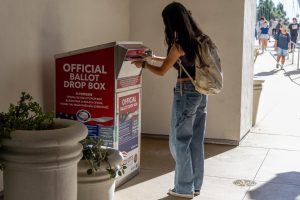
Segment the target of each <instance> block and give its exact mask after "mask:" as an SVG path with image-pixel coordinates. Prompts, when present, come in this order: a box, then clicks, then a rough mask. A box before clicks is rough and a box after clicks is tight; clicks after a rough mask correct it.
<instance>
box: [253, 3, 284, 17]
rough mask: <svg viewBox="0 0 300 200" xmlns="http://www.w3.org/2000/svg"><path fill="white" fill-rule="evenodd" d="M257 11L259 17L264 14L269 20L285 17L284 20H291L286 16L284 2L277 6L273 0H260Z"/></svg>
mask: <svg viewBox="0 0 300 200" xmlns="http://www.w3.org/2000/svg"><path fill="white" fill-rule="evenodd" d="M256 12H257V19H259V18H260V17H261V16H264V17H265V18H266V20H268V21H269V20H270V19H283V20H284V21H288V20H289V19H288V18H286V11H285V10H284V7H283V4H282V3H278V4H277V6H275V5H274V2H273V1H272V0H259V3H258V5H257V9H256Z"/></svg>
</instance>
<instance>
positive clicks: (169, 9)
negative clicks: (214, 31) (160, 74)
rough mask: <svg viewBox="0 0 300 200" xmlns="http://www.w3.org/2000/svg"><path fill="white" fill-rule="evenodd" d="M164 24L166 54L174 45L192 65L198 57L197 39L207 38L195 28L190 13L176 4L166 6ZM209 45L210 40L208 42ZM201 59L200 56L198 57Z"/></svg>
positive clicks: (195, 25) (163, 13)
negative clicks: (180, 49) (181, 50)
mask: <svg viewBox="0 0 300 200" xmlns="http://www.w3.org/2000/svg"><path fill="white" fill-rule="evenodd" d="M162 17H163V22H164V24H165V42H166V43H167V45H168V50H167V51H168V52H169V51H170V48H171V46H172V45H173V44H174V43H176V44H179V45H180V47H181V48H182V49H183V51H184V52H185V54H186V58H187V60H188V61H189V62H190V63H194V61H195V58H196V55H199V56H200V53H201V52H199V50H198V41H197V38H198V37H204V38H206V37H208V36H206V35H205V34H204V33H203V32H202V30H201V29H200V28H199V27H198V26H197V24H196V22H195V21H194V19H193V18H192V16H191V14H190V12H189V11H188V10H187V9H186V8H185V7H184V6H183V5H182V4H181V3H178V2H173V3H171V4H169V5H167V6H166V7H165V8H164V10H163V12H162ZM208 42H209V44H210V42H211V41H210V39H209V40H208ZM200 58H201V56H200Z"/></svg>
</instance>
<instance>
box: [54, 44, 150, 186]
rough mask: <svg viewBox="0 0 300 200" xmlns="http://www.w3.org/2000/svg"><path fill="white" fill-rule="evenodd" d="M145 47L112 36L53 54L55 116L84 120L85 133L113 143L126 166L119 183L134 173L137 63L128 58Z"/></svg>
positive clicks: (137, 151)
mask: <svg viewBox="0 0 300 200" xmlns="http://www.w3.org/2000/svg"><path fill="white" fill-rule="evenodd" d="M147 50H148V48H147V47H145V46H143V45H142V43H141V42H113V43H108V44H103V45H99V46H94V47H90V48H84V49H80V50H76V51H71V52H67V53H62V54H58V55H55V62H56V116H57V117H58V118H64V119H73V120H78V121H80V122H82V123H84V124H85V125H86V126H87V128H88V130H89V135H90V136H96V137H100V138H101V139H102V140H103V141H104V145H105V146H108V147H112V148H114V149H118V150H119V151H121V152H122V153H123V155H124V158H125V161H124V163H125V164H126V166H127V169H126V170H125V174H124V175H123V176H122V177H121V178H120V179H119V180H118V185H119V184H120V183H123V182H125V181H127V180H128V179H130V178H131V177H133V176H134V175H136V174H138V172H139V168H140V138H141V68H136V67H135V66H134V65H133V64H131V62H132V60H134V59H139V58H140V57H142V56H143V55H144V54H145V53H146V51H147Z"/></svg>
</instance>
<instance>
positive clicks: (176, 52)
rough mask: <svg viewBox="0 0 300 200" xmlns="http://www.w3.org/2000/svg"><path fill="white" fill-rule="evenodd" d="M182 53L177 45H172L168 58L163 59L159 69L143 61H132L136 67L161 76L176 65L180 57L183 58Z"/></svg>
mask: <svg viewBox="0 0 300 200" xmlns="http://www.w3.org/2000/svg"><path fill="white" fill-rule="evenodd" d="M183 55H184V52H183V51H182V50H181V48H180V47H179V46H178V45H173V46H172V47H171V49H170V51H169V54H168V56H167V57H166V58H165V59H163V63H162V65H161V66H160V67H157V66H154V65H151V64H149V63H147V62H146V61H144V60H139V61H133V62H132V63H133V64H135V66H136V67H138V68H140V67H144V68H145V69H149V70H150V71H151V72H152V73H154V74H156V75H159V76H163V75H165V73H166V72H167V71H168V70H169V69H170V68H171V67H172V66H173V65H174V64H175V63H176V61H177V60H178V59H179V57H180V56H183Z"/></svg>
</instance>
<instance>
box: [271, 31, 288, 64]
mask: <svg viewBox="0 0 300 200" xmlns="http://www.w3.org/2000/svg"><path fill="white" fill-rule="evenodd" d="M290 41H291V36H290V34H289V33H288V32H287V27H286V26H285V25H282V26H281V28H280V33H278V34H277V35H276V37H275V44H274V47H275V50H276V51H277V64H276V68H279V66H280V65H281V69H283V65H284V62H285V56H287V54H288V49H289V47H290ZM279 63H281V64H279Z"/></svg>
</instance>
